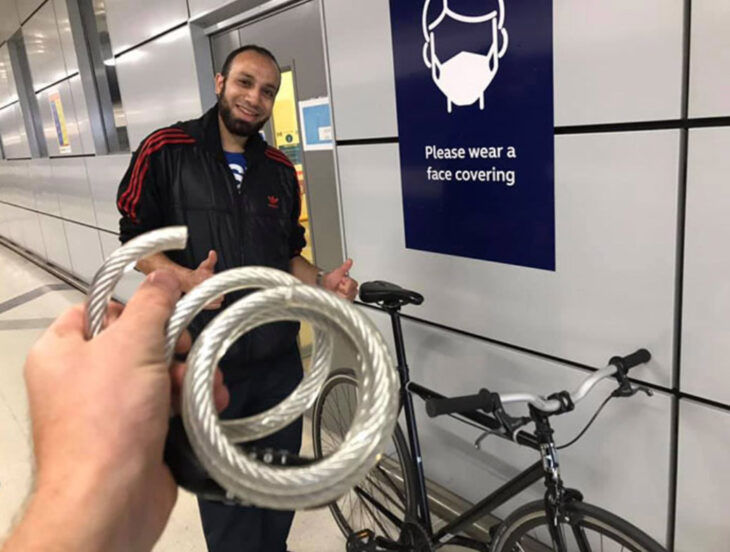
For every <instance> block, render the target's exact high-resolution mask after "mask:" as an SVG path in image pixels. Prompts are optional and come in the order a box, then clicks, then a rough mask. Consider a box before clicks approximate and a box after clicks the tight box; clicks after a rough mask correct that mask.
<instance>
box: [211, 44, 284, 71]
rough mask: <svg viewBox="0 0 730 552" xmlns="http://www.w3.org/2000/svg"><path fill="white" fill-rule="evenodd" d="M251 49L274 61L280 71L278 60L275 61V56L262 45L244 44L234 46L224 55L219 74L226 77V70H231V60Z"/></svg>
mask: <svg viewBox="0 0 730 552" xmlns="http://www.w3.org/2000/svg"><path fill="white" fill-rule="evenodd" d="M248 51H253V52H256V53H257V54H261V55H262V56H266V57H267V58H269V59H270V60H271V61H273V62H274V65H276V68H277V69H278V70H279V71H281V67H279V62H278V61H276V58H275V57H274V54H272V53H271V52H270V51H269V50H267V49H266V48H264V47H262V46H257V45H256V44H246V45H245V46H241V47H240V48H236V49H235V50H233V51H232V52H231V53H230V54H228V57H226V61H224V62H223V67H222V68H221V75H223V76H224V77H226V78H228V72H229V71H230V70H231V65H232V64H233V60H234V59H235V57H236V56H237V55H238V54H242V53H243V52H248Z"/></svg>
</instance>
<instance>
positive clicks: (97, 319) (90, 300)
mask: <svg viewBox="0 0 730 552" xmlns="http://www.w3.org/2000/svg"><path fill="white" fill-rule="evenodd" d="M187 241H188V229H187V228H186V227H185V226H169V227H167V228H161V229H160V230H155V231H154V232H148V233H146V234H142V235H140V236H137V237H136V238H133V239H131V240H129V241H128V242H127V243H125V244H124V245H123V246H122V247H120V248H119V249H117V250H116V251H114V252H112V254H111V255H109V257H108V258H107V259H106V260H105V261H104V264H102V265H101V268H99V270H97V271H96V274H94V278H93V279H92V280H91V285H90V286H89V293H88V295H87V296H86V326H85V328H84V333H85V337H86V339H91V338H93V337H96V336H97V335H98V334H99V332H100V331H101V330H102V328H103V327H104V317H105V316H106V310H107V307H108V306H109V301H110V300H111V298H112V293H114V288H115V287H116V285H117V284H118V283H119V280H120V279H121V278H122V276H123V275H124V272H125V271H126V270H127V269H128V268H131V267H133V266H134V265H136V264H137V261H139V260H140V259H143V258H145V257H148V256H149V255H152V254H154V253H161V252H162V251H169V250H171V249H183V248H184V247H185V243H186V242H187Z"/></svg>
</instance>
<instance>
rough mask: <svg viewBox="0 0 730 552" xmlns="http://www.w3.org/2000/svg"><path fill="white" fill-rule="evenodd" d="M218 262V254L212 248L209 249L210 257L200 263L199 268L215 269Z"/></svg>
mask: <svg viewBox="0 0 730 552" xmlns="http://www.w3.org/2000/svg"><path fill="white" fill-rule="evenodd" d="M217 262H218V254H217V253H216V252H215V251H214V250H213V249H211V250H210V251H208V257H207V258H206V259H205V260H204V261H203V262H202V263H200V264H199V265H198V268H205V269H208V270H213V269H214V268H215V263H217Z"/></svg>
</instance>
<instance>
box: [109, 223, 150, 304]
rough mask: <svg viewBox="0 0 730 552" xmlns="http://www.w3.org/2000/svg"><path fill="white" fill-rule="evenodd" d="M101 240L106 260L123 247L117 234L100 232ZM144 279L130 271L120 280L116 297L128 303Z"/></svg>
mask: <svg viewBox="0 0 730 552" xmlns="http://www.w3.org/2000/svg"><path fill="white" fill-rule="evenodd" d="M99 238H100V239H101V249H102V252H103V253H104V258H107V257H108V256H109V255H111V253H112V252H113V251H115V250H116V249H118V248H119V246H120V245H121V244H120V243H119V236H117V235H116V234H108V233H106V232H99ZM144 278H145V275H144V274H142V273H141V272H138V271H137V270H130V271H129V272H126V273H125V274H124V276H122V279H121V280H119V283H118V284H117V287H116V288H115V290H114V297H116V298H117V299H119V300H121V301H123V302H125V303H126V302H127V301H129V299H130V297H132V295H133V294H134V292H135V290H136V289H137V288H138V287H139V284H141V283H142V281H143V280H144Z"/></svg>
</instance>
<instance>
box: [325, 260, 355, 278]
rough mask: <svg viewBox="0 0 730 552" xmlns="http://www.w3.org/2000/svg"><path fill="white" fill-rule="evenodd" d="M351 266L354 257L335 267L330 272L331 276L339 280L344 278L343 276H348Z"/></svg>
mask: <svg viewBox="0 0 730 552" xmlns="http://www.w3.org/2000/svg"><path fill="white" fill-rule="evenodd" d="M351 268H352V259H347V260H346V261H345V262H344V263H342V265H341V266H340V267H338V268H335V269H334V270H333V271H332V272H330V277H331V278H332V279H335V280H336V281H337V282H339V281H340V280H342V278H344V277H345V276H347V273H348V272H350V269H351Z"/></svg>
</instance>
